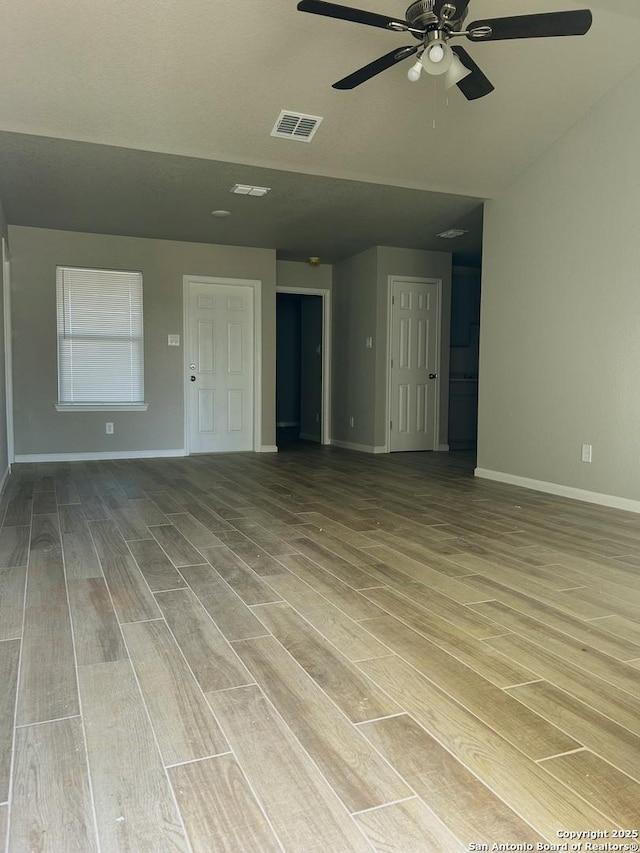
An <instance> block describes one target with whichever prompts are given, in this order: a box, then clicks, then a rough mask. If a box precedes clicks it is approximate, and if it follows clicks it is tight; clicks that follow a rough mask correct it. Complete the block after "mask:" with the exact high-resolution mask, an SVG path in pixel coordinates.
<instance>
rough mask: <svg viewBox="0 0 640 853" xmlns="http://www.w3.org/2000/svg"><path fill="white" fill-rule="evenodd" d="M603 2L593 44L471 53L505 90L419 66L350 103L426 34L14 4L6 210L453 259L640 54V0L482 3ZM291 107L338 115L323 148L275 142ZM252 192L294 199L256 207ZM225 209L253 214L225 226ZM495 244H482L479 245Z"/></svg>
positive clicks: (378, 4) (0, 92)
mask: <svg viewBox="0 0 640 853" xmlns="http://www.w3.org/2000/svg"><path fill="white" fill-rule="evenodd" d="M355 5H356V6H359V7H361V8H362V7H364V8H369V9H371V10H372V11H377V12H382V13H385V14H391V15H402V14H403V13H404V8H405V4H404V3H403V2H399V0H357V2H356V3H355ZM585 5H586V6H590V8H592V9H593V12H594V26H593V28H592V30H591V32H590V33H589V34H588V35H587V36H584V37H581V38H567V39H545V40H525V41H511V42H502V43H498V42H493V43H489V44H472V45H469V48H468V49H469V53H471V54H472V55H473V57H474V58H475V59H476V61H477V62H478V63H479V64H480V65H481V67H482V68H483V70H484V71H485V73H486V74H487V75H488V76H489V78H490V79H491V80H492V82H493V83H494V84H495V86H496V91H495V92H493V93H492V94H491V95H489V96H488V97H487V98H484V99H481V100H479V101H475V102H468V101H466V100H465V99H464V97H463V96H462V95H461V94H460V93H459V92H458V91H457V89H454V90H452V91H451V92H449V93H448V96H446V95H445V93H444V90H443V89H442V85H441V83H442V81H441V80H438V79H435V80H434V79H432V78H429V79H423V80H421V81H419V83H417V84H411V83H409V82H408V81H407V79H406V70H407V63H403V64H400V65H398V66H396V67H395V68H392V69H390V70H389V71H386V72H385V73H384V74H382V75H380V76H379V77H377V78H375V79H373V80H371V81H369V82H368V83H365V84H364V85H363V86H361V87H359V88H357V89H355V90H353V91H351V92H338V91H335V90H333V89H332V88H331V83H332V82H334V81H335V80H337V79H338V78H340V77H342V76H344V75H345V74H347V73H349V72H350V71H353V70H355V69H356V68H358V67H359V66H361V65H363V64H365V63H367V62H369V61H371V60H372V59H374V58H376V57H377V56H380V55H382V54H384V53H387V52H388V51H389V50H390V49H392V48H393V47H394V46H401V45H402V44H407V43H410V42H411V39H410V38H409V39H408V38H407V36H406V35H402V34H400V35H398V34H393V33H388V32H384V31H382V30H377V29H374V28H371V27H363V26H358V25H355V24H351V23H346V22H343V21H336V20H331V19H328V18H320V17H317V16H312V15H308V14H303V13H300V12H297V11H296V9H295V0H269V2H265V0H243V2H242V3H234V2H223V0H137V2H135V3H131V2H130V0H106V2H102V3H93V2H87V0H56V2H51V0H21V2H20V3H12V4H5V5H4V6H3V8H2V15H1V20H2V26H0V130H2V131H8V133H3V134H0V197H2V199H3V202H4V206H5V209H6V212H7V217H8V219H9V221H10V222H22V223H23V224H42V225H48V226H50V227H54V226H56V225H57V227H65V228H67V227H68V228H73V229H76V230H95V229H96V228H98V229H99V230H102V231H106V232H107V233H130V234H134V233H135V234H143V235H145V236H162V237H167V238H171V239H195V240H206V241H211V242H220V243H224V242H229V243H247V244H250V245H271V246H272V247H273V248H276V249H278V250H279V252H280V254H281V256H282V257H298V256H306V255H307V254H320V255H321V256H324V257H326V258H336V257H342V256H344V253H345V252H347V253H348V252H351V251H352V250H353V249H354V248H355V250H358V249H359V248H364V247H365V244H366V245H373V244H374V243H385V244H394V245H405V246H416V245H419V246H421V247H424V248H435V246H434V244H433V240H434V237H433V234H434V233H435V231H436V230H440V229H441V228H445V227H449V226H451V225H453V224H456V223H457V221H458V220H459V219H461V218H464V217H466V216H468V215H469V214H470V212H471V211H472V210H473V209H474V207H476V208H477V207H478V204H479V203H480V202H481V200H482V199H484V198H488V197H491V196H493V195H495V194H496V193H497V192H499V191H500V189H501V187H503V186H504V185H506V184H507V183H509V182H510V181H511V180H512V179H513V178H514V177H515V176H516V175H517V174H518V173H519V172H520V171H521V170H522V169H523V168H524V167H525V166H526V165H527V164H528V163H530V162H531V161H532V160H533V159H535V158H536V157H538V156H539V155H540V154H541V153H542V152H543V151H544V150H545V148H546V147H547V146H548V145H549V144H551V143H552V142H553V141H554V140H555V139H556V138H558V136H560V135H561V134H562V133H563V132H564V131H565V130H566V129H567V128H568V127H569V126H570V125H571V124H573V123H574V122H575V121H576V120H577V119H578V118H579V117H580V116H581V115H582V114H584V112H585V111H586V110H587V109H588V108H589V107H590V106H591V105H592V104H593V103H594V102H595V101H596V100H597V99H598V98H599V97H601V96H602V95H603V94H604V93H605V92H606V91H607V90H608V89H610V88H611V87H612V86H613V85H615V83H616V82H617V81H618V80H620V79H621V78H622V77H623V76H624V75H625V74H626V73H628V72H629V71H630V70H631V69H632V68H633V67H634V66H635V65H636V64H637V63H638V61H639V58H640V49H639V48H640V13H639V9H638V6H639V5H640V4H639V3H638V0H593V2H592V3H589V2H588V0H586V2H584V3H583V2H576V0H563V2H559V0H555V2H554V0H517V2H514V0H471V3H470V6H469V10H470V11H469V14H470V19H473V18H476V17H477V18H480V17H491V16H493V15H507V14H514V13H515V14H524V13H527V12H537V11H554V10H557V9H558V8H581V7H583V6H585ZM603 44H604V45H605V48H603ZM603 55H604V60H603ZM281 109H288V110H297V111H301V112H306V113H311V114H314V115H320V116H323V117H324V121H323V122H322V124H321V126H320V128H319V130H318V132H317V134H316V136H315V138H314V140H313V141H312V142H311V143H309V144H306V143H299V142H293V141H290V140H280V139H275V138H272V137H271V136H270V135H269V134H270V131H271V128H272V126H273V123H274V121H275V119H276V117H277V116H278V114H279V112H280V110H281ZM38 137H43V138H38ZM46 137H48V138H49V139H47V138H46ZM56 140H66V141H67V142H61V141H56ZM72 141H74V144H71V143H72ZM75 143H94V144H93V145H78V144H75ZM117 149H122V150H120V151H118V150H117ZM149 152H153V153H149ZM159 155H174V156H164V157H163V156H159ZM204 161H211V162H204ZM232 164H235V165H232ZM241 165H244V166H246V167H248V168H239V166H241ZM237 167H238V168H237ZM260 167H261V168H262V169H267V170H270V171H269V172H266V173H265V172H262V171H261V168H260ZM275 170H277V171H275ZM336 179H340V180H336ZM235 181H240V182H243V183H266V184H267V185H270V186H273V187H274V189H273V192H272V194H270V196H269V197H267V198H265V199H262V200H259V199H258V200H256V199H251V200H249V199H244V200H237V199H236V198H235V197H233V196H230V195H228V193H227V190H228V186H230V184H231V183H233V182H235ZM367 184H368V185H369V186H367ZM394 188H395V189H394ZM418 190H422V191H428V192H426V193H425V192H423V193H418V192H416V191H418ZM444 194H451V198H449V199H447V198H446V196H445V195H444ZM423 196H424V197H423ZM474 199H475V203H474V201H473V200H474ZM243 202H246V204H244V203H243ZM249 202H251V203H252V207H251V208H249V206H248V205H249ZM253 202H257V203H261V206H260V207H258V206H257V204H255V205H253ZM216 207H224V208H227V209H230V210H232V212H233V214H234V215H233V216H232V217H231V219H230V220H228V221H226V222H219V221H212V219H211V217H210V216H209V215H208V212H209V211H210V210H211V209H213V208H216ZM472 218H473V217H472ZM474 221H475V222H476V223H478V221H479V214H478V213H476V215H475V220H474ZM472 230H473V229H472ZM438 247H440V248H445V249H449V248H450V244H447V245H446V246H438ZM478 249H479V234H476V236H475V243H473V241H472V239H471V238H468V239H467V242H466V244H465V245H464V246H462V245H461V246H460V251H463V252H477V251H478Z"/></svg>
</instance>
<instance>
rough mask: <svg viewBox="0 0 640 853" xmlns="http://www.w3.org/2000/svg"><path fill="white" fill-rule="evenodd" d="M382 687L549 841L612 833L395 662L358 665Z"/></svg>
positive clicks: (603, 820)
mask: <svg viewBox="0 0 640 853" xmlns="http://www.w3.org/2000/svg"><path fill="white" fill-rule="evenodd" d="M358 666H359V667H360V669H362V670H363V672H365V673H367V675H369V676H370V677H372V678H374V680H376V681H377V682H378V683H379V684H380V685H381V686H382V687H384V688H385V689H386V690H387V691H389V692H390V693H392V694H393V695H396V696H402V703H403V706H404V707H405V708H406V709H407V711H409V713H411V715H412V716H413V717H414V719H415V720H416V721H417V722H418V723H420V724H421V725H423V726H424V728H425V729H426V730H427V731H428V732H429V733H430V734H431V735H432V736H433V737H434V738H436V740H438V741H439V742H440V743H441V744H442V745H443V746H444V747H446V749H448V750H449V751H450V752H451V753H452V754H453V755H454V756H455V757H456V758H457V759H458V760H459V761H461V762H462V763H463V764H465V766H466V767H467V768H468V769H469V770H470V771H471V772H472V773H474V774H475V775H476V776H478V777H479V778H481V779H483V781H484V782H485V784H486V785H488V786H489V787H490V788H491V789H492V790H493V791H494V792H495V793H496V794H497V795H498V796H499V797H500V798H501V799H502V800H504V802H505V803H506V804H507V805H508V806H510V807H511V808H513V809H514V811H517V813H518V814H519V815H521V816H522V817H523V818H524V819H525V820H526V821H527V823H530V824H531V826H532V827H533V828H534V829H535V830H537V832H539V833H540V835H542V836H543V837H544V838H545V839H547V840H548V841H555V840H556V839H557V835H556V832H557V830H558V827H559V826H562V827H566V828H567V829H570V830H573V829H586V828H593V827H594V826H598V827H601V828H602V829H612V828H614V824H613V823H612V822H611V821H608V820H607V818H606V817H605V816H604V815H603V814H602V813H601V812H600V811H598V810H597V809H596V808H594V807H593V806H590V805H588V804H586V803H585V802H584V801H583V800H582V799H581V798H580V797H579V796H578V795H577V794H573V793H572V792H571V791H570V790H569V789H568V788H565V786H563V785H561V784H560V783H558V782H557V780H556V779H554V778H553V777H552V776H551V775H550V774H548V773H547V772H546V771H544V770H543V769H542V768H541V767H539V766H538V765H537V764H536V763H535V762H534V761H531V760H530V759H528V758H526V756H525V755H524V754H523V753H522V752H521V751H520V750H519V749H517V748H516V747H515V746H512V745H511V744H509V743H507V741H505V740H504V739H503V738H501V737H500V736H499V735H498V734H497V733H496V732H494V731H493V730H492V729H490V728H489V727H488V726H486V725H485V724H484V723H482V722H480V720H478V718H477V717H475V716H474V715H473V714H471V712H470V711H467V710H465V709H464V708H462V706H460V705H458V704H457V703H456V702H455V701H454V700H453V699H451V698H450V697H448V696H446V694H444V693H443V692H442V691H441V690H439V689H438V688H437V687H435V686H434V685H432V684H430V683H429V682H428V681H427V680H426V679H425V678H424V677H423V676H421V675H420V674H419V673H417V672H416V670H414V669H412V668H411V667H409V665H408V664H405V663H404V662H403V661H399V660H398V659H397V658H395V659H394V658H379V659H378V660H372V661H365V662H364V663H361V664H359V665H358Z"/></svg>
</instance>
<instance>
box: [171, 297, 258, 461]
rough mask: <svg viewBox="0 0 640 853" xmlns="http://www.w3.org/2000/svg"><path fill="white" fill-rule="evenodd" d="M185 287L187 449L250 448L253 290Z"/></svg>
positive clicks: (210, 451)
mask: <svg viewBox="0 0 640 853" xmlns="http://www.w3.org/2000/svg"><path fill="white" fill-rule="evenodd" d="M187 286H188V291H187V306H186V307H187V322H186V347H185V352H186V357H187V363H186V370H187V373H186V382H187V390H186V406H187V419H186V420H187V431H188V435H187V439H188V445H187V446H188V450H189V452H190V453H214V452H224V451H231V450H253V425H254V418H253V406H254V376H253V372H254V371H253V364H254V361H253V346H254V341H253V311H254V304H253V295H254V292H253V288H252V287H246V286H243V285H230V284H211V283H202V282H199V281H189V282H188V285H187Z"/></svg>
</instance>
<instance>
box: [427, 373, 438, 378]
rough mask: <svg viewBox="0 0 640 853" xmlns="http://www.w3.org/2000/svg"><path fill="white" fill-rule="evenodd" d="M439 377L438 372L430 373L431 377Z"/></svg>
mask: <svg viewBox="0 0 640 853" xmlns="http://www.w3.org/2000/svg"><path fill="white" fill-rule="evenodd" d="M437 378H438V374H437V373H430V374H429V379H437Z"/></svg>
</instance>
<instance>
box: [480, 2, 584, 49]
mask: <svg viewBox="0 0 640 853" xmlns="http://www.w3.org/2000/svg"><path fill="white" fill-rule="evenodd" d="M591 21H592V17H591V12H590V11H589V10H588V9H576V10H575V11H572V12H546V13H542V14H540V15H518V16H516V17H513V18H490V19H488V20H486V21H474V22H473V23H472V24H469V25H468V26H467V30H468V31H469V36H468V38H470V39H471V41H498V40H503V39H531V38H547V37H548V36H583V35H584V34H585V33H586V32H587V31H588V30H589V27H590V26H591ZM478 27H489V28H490V30H491V33H490V34H489V35H482V34H481V33H478V35H477V36H474V34H473V30H475V29H477V28H478Z"/></svg>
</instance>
